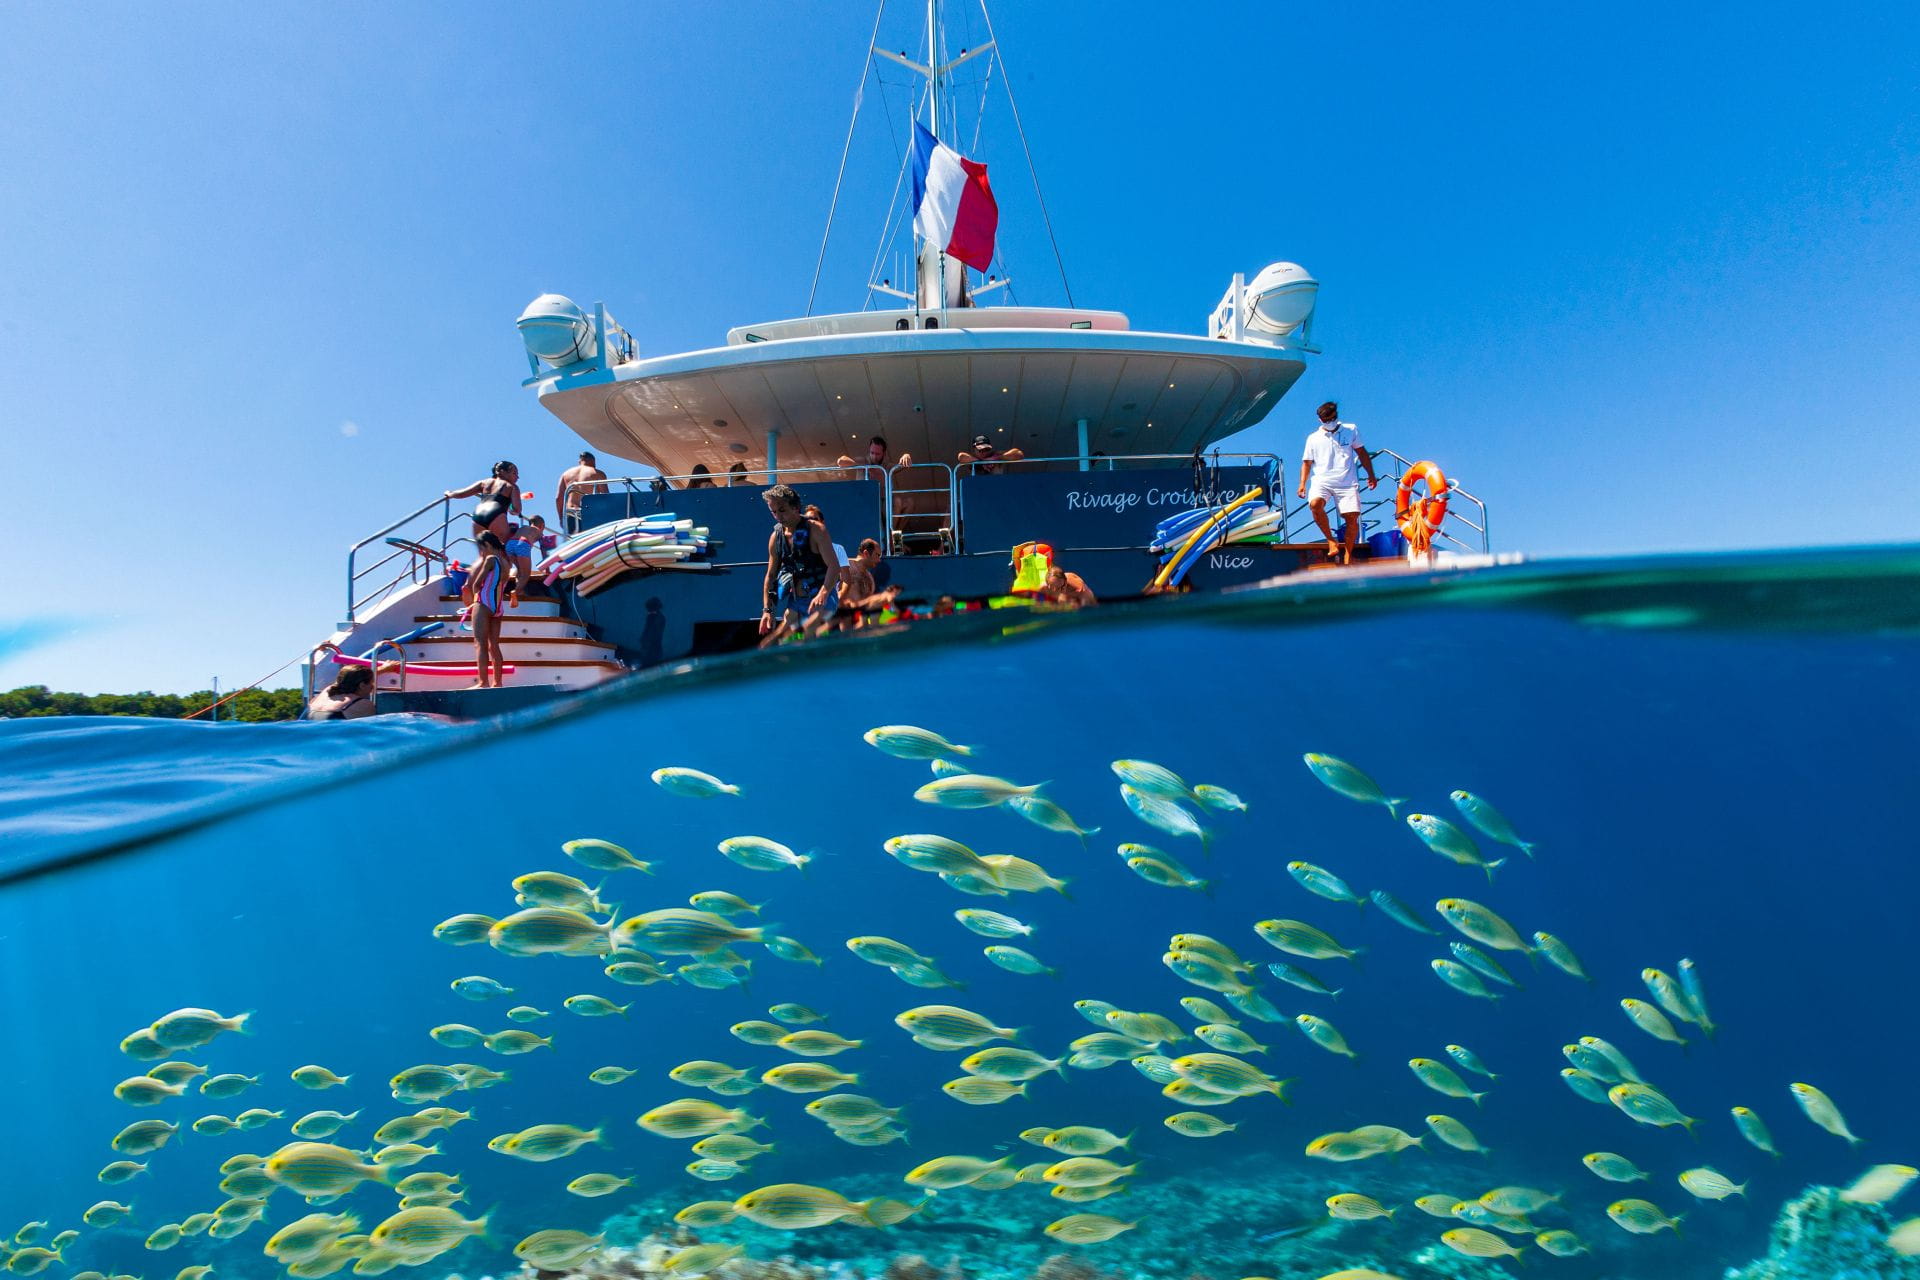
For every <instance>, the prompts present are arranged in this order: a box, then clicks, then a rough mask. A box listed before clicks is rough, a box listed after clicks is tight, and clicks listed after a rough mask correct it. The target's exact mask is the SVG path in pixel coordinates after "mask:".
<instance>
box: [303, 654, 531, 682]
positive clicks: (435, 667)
mask: <svg viewBox="0 0 1920 1280" xmlns="http://www.w3.org/2000/svg"><path fill="white" fill-rule="evenodd" d="M333 660H334V662H335V663H337V664H338V665H340V666H343V667H371V666H373V665H374V662H373V659H371V658H356V657H353V656H352V655H350V654H345V653H336V654H334V655H333ZM381 661H382V662H386V661H391V659H386V658H383V659H381ZM400 669H401V670H402V671H405V672H406V673H407V674H408V675H412V676H477V675H479V674H480V671H479V669H478V668H477V667H450V666H445V665H442V664H437V663H432V662H409V663H406V664H404V665H403V666H402V667H401V668H400ZM499 670H500V671H502V672H503V673H505V674H507V675H512V674H513V672H514V667H513V664H512V663H508V664H507V665H506V666H504V667H501V668H499Z"/></svg>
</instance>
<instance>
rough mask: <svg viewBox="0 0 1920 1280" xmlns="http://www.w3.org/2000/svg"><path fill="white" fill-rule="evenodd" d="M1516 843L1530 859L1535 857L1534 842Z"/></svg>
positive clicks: (1521, 841)
mask: <svg viewBox="0 0 1920 1280" xmlns="http://www.w3.org/2000/svg"><path fill="white" fill-rule="evenodd" d="M1514 843H1515V845H1516V847H1518V848H1519V850H1520V852H1522V853H1524V854H1526V855H1527V857H1528V858H1529V859H1531V858H1532V857H1533V851H1534V848H1535V845H1534V843H1533V842H1532V841H1528V840H1517V841H1515V842H1514Z"/></svg>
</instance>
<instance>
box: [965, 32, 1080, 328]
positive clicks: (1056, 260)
mask: <svg viewBox="0 0 1920 1280" xmlns="http://www.w3.org/2000/svg"><path fill="white" fill-rule="evenodd" d="M980 16H981V17H982V18H983V19H985V20H986V24H987V39H989V40H991V41H993V56H994V57H995V58H996V59H998V60H999V62H1000V70H1001V73H1002V74H1001V76H1000V83H1001V84H1003V85H1005V86H1006V89H1007V106H1008V107H1009V108H1010V109H1011V110H1012V112H1013V127H1014V129H1015V131H1016V132H1018V133H1019V135H1020V150H1021V151H1022V152H1023V153H1025V155H1026V157H1027V173H1028V175H1029V176H1031V177H1032V178H1033V195H1034V198H1035V199H1036V200H1038V201H1039V202H1040V221H1041V222H1042V223H1043V224H1044V225H1045V226H1046V228H1047V243H1049V244H1051V245H1052V246H1053V264H1054V266H1056V267H1058V268H1059V269H1060V287H1061V288H1063V289H1065V290H1066V291H1067V305H1068V306H1072V305H1073V286H1072V285H1071V284H1068V283H1067V264H1066V263H1065V262H1064V261H1063V260H1062V259H1061V257H1060V241H1059V240H1057V239H1055V238H1054V234H1053V219H1052V217H1050V216H1049V215H1048V213H1047V198H1046V196H1044V195H1042V194H1041V193H1040V171H1039V170H1038V169H1036V168H1034V167H1033V150H1032V148H1030V147H1029V146H1027V129H1026V126H1025V125H1023V124H1021V123H1020V104H1019V103H1017V102H1015V101H1014V100H1013V75H1012V73H1011V72H1008V71H1007V69H1006V59H1005V58H1002V57H1001V56H1000V38H999V37H998V36H997V35H995V34H994V31H993V15H992V14H990V13H988V12H987V6H986V0H981V4H980Z"/></svg>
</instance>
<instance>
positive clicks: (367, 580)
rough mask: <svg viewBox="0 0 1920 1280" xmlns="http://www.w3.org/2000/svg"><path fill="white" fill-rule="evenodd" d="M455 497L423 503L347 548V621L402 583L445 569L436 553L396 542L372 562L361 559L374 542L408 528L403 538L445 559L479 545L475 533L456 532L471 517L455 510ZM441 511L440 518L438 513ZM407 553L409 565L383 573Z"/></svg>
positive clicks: (422, 579) (424, 579) (425, 579)
mask: <svg viewBox="0 0 1920 1280" xmlns="http://www.w3.org/2000/svg"><path fill="white" fill-rule="evenodd" d="M453 503H454V500H453V499H452V498H448V497H444V496H443V497H439V498H435V499H434V500H433V501H432V502H429V503H427V504H426V505H425V506H423V507H419V508H417V509H416V510H413V511H409V512H408V513H407V514H406V515H404V516H401V517H400V518H399V519H398V520H395V521H394V522H393V523H392V524H390V525H388V526H387V527H386V528H384V529H379V530H376V531H375V532H373V533H370V534H368V535H367V536H366V537H364V538H362V539H360V541H358V542H356V543H354V544H353V545H352V546H351V547H348V548H347V622H348V624H352V623H355V622H358V621H359V620H360V609H361V607H362V606H363V605H368V604H371V603H373V602H374V601H376V600H380V599H383V598H385V597H386V595H387V594H388V593H389V592H391V591H393V590H394V588H396V587H398V586H400V585H401V584H402V583H406V584H414V583H421V582H430V581H432V580H433V576H434V575H435V574H437V573H440V572H442V571H441V570H439V569H436V568H435V567H434V564H433V560H432V557H431V556H429V555H422V554H421V552H420V551H418V550H414V549H411V548H409V547H406V546H395V547H393V549H392V550H390V551H388V552H387V553H386V554H385V555H383V556H381V557H380V558H379V559H378V560H375V561H373V563H371V564H365V565H362V564H360V563H359V561H360V559H361V553H362V552H363V551H365V550H366V549H367V548H368V547H369V546H370V545H372V544H373V543H375V542H379V541H381V540H383V539H386V538H388V537H389V536H390V535H395V534H398V533H399V532H400V531H401V530H403V529H405V530H407V536H406V537H405V538H404V539H400V540H401V541H404V542H410V543H413V544H415V546H417V547H421V548H425V549H426V550H428V551H432V552H438V554H439V556H440V558H441V560H442V561H450V560H451V559H452V558H453V553H454V552H456V551H458V550H460V549H461V548H462V547H477V545H478V544H476V543H475V542H474V540H473V536H472V535H471V534H462V535H461V536H459V537H455V536H453V532H452V531H453V529H454V527H455V526H456V525H458V524H459V523H460V522H461V521H463V520H466V521H471V520H472V518H473V517H472V515H471V514H469V513H468V512H466V511H464V510H462V511H455V510H454V507H453ZM436 514H437V516H438V519H437V520H436V519H435V518H434V517H435V515H436ZM402 556H404V557H406V559H407V563H406V565H405V566H403V567H401V568H399V569H395V570H393V571H392V572H390V573H383V571H384V570H386V569H387V568H388V566H390V565H392V564H393V562H394V561H396V560H398V559H400V558H401V557H402Z"/></svg>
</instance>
